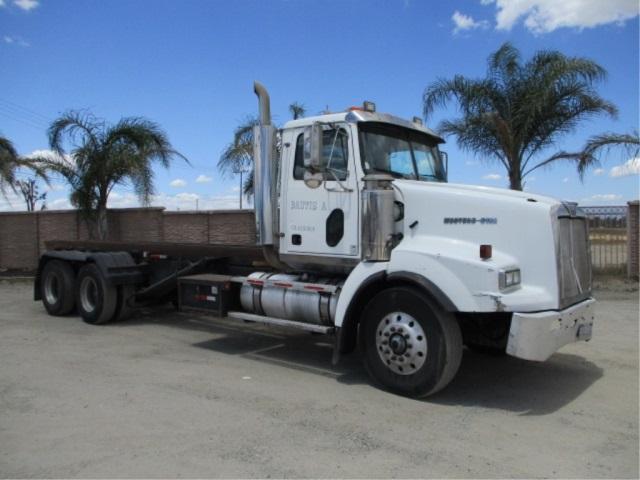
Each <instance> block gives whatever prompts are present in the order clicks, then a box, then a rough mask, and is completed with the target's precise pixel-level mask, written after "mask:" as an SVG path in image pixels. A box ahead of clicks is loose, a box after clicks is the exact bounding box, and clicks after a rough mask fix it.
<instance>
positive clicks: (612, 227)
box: [581, 205, 629, 274]
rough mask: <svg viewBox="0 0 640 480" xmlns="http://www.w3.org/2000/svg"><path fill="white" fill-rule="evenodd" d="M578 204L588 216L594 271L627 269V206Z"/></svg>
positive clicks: (613, 271)
mask: <svg viewBox="0 0 640 480" xmlns="http://www.w3.org/2000/svg"><path fill="white" fill-rule="evenodd" d="M581 208H582V210H584V211H585V213H586V214H587V217H588V219H589V239H590V240H591V264H592V266H593V271H594V272H596V273H615V274H618V273H620V274H623V273H626V271H627V262H628V256H629V252H628V251H627V250H628V242H627V216H628V208H627V206H626V205H623V206H609V207H581Z"/></svg>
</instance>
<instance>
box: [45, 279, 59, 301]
mask: <svg viewBox="0 0 640 480" xmlns="http://www.w3.org/2000/svg"><path fill="white" fill-rule="evenodd" d="M44 297H45V298H46V300H47V303H48V304H49V305H53V304H55V303H57V302H58V299H59V298H60V282H59V281H58V276H57V275H55V274H53V273H50V274H49V275H47V277H46V278H45V280H44Z"/></svg>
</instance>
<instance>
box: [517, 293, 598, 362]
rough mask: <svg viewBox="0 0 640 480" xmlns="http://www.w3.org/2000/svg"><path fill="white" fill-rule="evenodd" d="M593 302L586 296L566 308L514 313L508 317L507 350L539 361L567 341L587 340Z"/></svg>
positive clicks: (520, 356)
mask: <svg viewBox="0 0 640 480" xmlns="http://www.w3.org/2000/svg"><path fill="white" fill-rule="evenodd" d="M595 303H596V301H595V300H594V299H593V298H589V299H587V300H584V301H582V302H580V303H577V304H575V305H573V306H571V307H569V308H567V309H565V310H559V311H556V310H549V311H545V312H537V313H517V312H515V313H514V314H513V317H512V319H511V329H510V330H509V341H508V342H507V353H508V354H509V355H513V356H514V357H518V358H523V359H525V360H535V361H539V362H542V361H544V360H546V359H547V358H549V357H550V356H551V355H553V353H554V352H556V351H557V350H558V349H559V348H560V347H562V346H563V345H566V344H567V343H572V342H577V341H580V340H584V341H587V340H590V339H591V330H592V328H593V322H594V320H595Z"/></svg>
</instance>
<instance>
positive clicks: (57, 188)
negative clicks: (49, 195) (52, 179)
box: [44, 183, 67, 192]
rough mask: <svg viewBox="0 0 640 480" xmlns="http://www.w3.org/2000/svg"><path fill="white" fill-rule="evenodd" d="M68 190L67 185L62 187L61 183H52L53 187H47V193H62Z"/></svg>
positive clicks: (45, 189) (45, 187) (45, 188)
mask: <svg viewBox="0 0 640 480" xmlns="http://www.w3.org/2000/svg"><path fill="white" fill-rule="evenodd" d="M66 189H67V186H66V185H61V184H59V183H52V184H51V185H45V186H44V191H45V192H62V191H64V190H66Z"/></svg>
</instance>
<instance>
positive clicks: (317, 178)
mask: <svg viewBox="0 0 640 480" xmlns="http://www.w3.org/2000/svg"><path fill="white" fill-rule="evenodd" d="M322 141H323V131H322V125H321V124H320V123H318V122H316V123H314V124H313V125H311V126H310V127H305V129H304V182H305V183H306V184H307V186H308V187H310V188H318V187H319V186H320V185H321V184H322V180H323V175H322Z"/></svg>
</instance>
